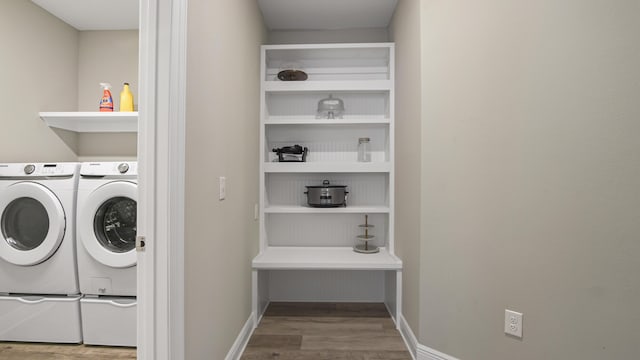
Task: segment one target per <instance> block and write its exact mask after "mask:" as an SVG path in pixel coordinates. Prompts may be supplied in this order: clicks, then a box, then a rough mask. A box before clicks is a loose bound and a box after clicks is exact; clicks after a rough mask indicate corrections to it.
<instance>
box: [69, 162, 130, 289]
mask: <svg viewBox="0 0 640 360" xmlns="http://www.w3.org/2000/svg"><path fill="white" fill-rule="evenodd" d="M137 170H138V169H137V162H98V163H83V164H82V165H81V168H80V180H79V182H78V216H77V221H76V222H77V238H78V276H79V281H80V292H81V293H82V294H85V295H111V296H135V295H136V257H137V255H136V249H135V242H136V227H137V223H136V210H137V201H138V180H137V174H138V171H137Z"/></svg>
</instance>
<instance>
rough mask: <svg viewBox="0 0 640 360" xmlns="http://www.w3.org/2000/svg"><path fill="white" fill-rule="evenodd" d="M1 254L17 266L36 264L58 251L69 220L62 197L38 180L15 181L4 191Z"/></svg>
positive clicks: (1, 195)
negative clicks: (63, 206) (36, 181)
mask: <svg viewBox="0 0 640 360" xmlns="http://www.w3.org/2000/svg"><path fill="white" fill-rule="evenodd" d="M0 212H1V213H2V220H1V228H2V239H0V257H1V258H2V259H4V260H5V261H8V262H10V263H12V264H15V265H24V266H29V265H36V264H39V263H41V262H43V261H45V260H47V259H48V258H49V257H50V256H51V255H53V253H55V252H56V250H57V249H58V246H60V243H61V242H62V239H63V238H64V232H65V227H66V219H65V214H64V209H63V208H62V204H61V203H60V200H58V198H57V197H56V196H55V194H54V193H53V192H51V190H49V189H47V188H46V187H44V186H42V185H40V184H38V183H34V182H26V181H25V182H18V183H15V184H13V185H11V186H9V187H8V188H6V190H4V191H3V192H2V193H0Z"/></svg>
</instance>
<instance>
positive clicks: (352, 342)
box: [300, 334, 407, 351]
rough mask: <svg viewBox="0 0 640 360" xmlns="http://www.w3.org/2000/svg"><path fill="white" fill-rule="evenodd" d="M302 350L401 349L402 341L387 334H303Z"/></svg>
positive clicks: (403, 347) (396, 336) (404, 348)
mask: <svg viewBox="0 0 640 360" xmlns="http://www.w3.org/2000/svg"><path fill="white" fill-rule="evenodd" d="M300 348H301V349H302V350H331V349H333V350H344V351H349V350H362V351H366V350H372V351H385V350H390V351H403V350H406V349H407V348H406V346H405V345H404V341H403V340H402V338H401V337H399V336H398V335H396V334H394V335H387V334H351V335H337V336H333V335H332V336H326V335H305V336H304V337H303V338H302V346H301V347H300Z"/></svg>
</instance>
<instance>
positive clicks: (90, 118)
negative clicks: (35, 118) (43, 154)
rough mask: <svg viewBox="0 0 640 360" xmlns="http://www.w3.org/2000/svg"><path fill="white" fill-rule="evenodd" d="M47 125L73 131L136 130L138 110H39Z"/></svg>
mask: <svg viewBox="0 0 640 360" xmlns="http://www.w3.org/2000/svg"><path fill="white" fill-rule="evenodd" d="M40 118H42V120H43V121H44V122H45V124H47V126H49V127H54V128H58V129H64V130H70V131H75V132H138V112H99V111H95V112H91V111H87V112H41V113H40Z"/></svg>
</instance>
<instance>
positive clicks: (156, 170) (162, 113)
mask: <svg viewBox="0 0 640 360" xmlns="http://www.w3.org/2000/svg"><path fill="white" fill-rule="evenodd" d="M186 41H187V0H140V45H139V46H140V54H139V74H140V75H139V87H138V88H139V102H138V107H139V109H140V110H139V112H138V113H139V125H138V163H139V173H138V191H139V193H138V196H139V199H138V200H139V201H138V235H139V236H141V237H144V240H145V247H144V250H142V251H139V252H138V266H137V273H138V274H137V279H138V287H137V291H138V293H137V294H138V315H137V324H138V329H137V336H138V339H137V343H138V350H137V353H138V354H137V355H138V359H142V360H170V359H172V360H179V359H184V358H185V344H184V340H185V336H184V328H185V327H184V321H185V319H184V175H185V169H184V163H185V111H186V106H185V102H186V49H187V44H186Z"/></svg>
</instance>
